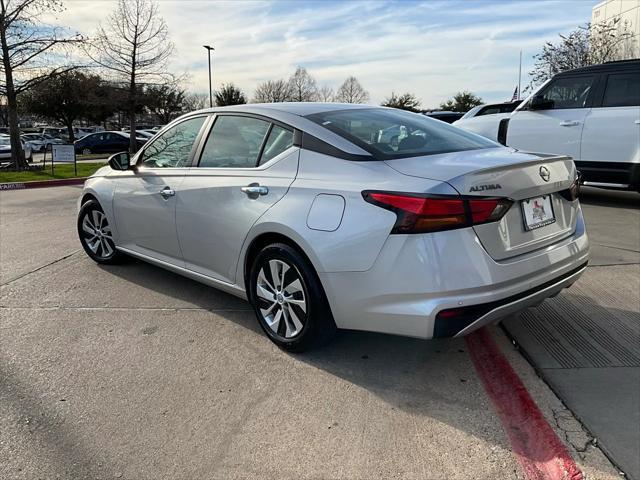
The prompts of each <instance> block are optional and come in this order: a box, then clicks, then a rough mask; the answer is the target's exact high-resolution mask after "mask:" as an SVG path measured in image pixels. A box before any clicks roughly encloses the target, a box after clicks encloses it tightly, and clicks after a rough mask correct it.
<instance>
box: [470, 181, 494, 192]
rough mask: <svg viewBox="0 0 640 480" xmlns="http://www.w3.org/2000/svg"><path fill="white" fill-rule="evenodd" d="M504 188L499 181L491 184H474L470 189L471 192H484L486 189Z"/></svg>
mask: <svg viewBox="0 0 640 480" xmlns="http://www.w3.org/2000/svg"><path fill="white" fill-rule="evenodd" d="M499 188H502V185H500V184H499V183H491V184H489V185H474V186H473V187H471V188H470V189H469V191H470V192H484V191H485V190H498V189H499Z"/></svg>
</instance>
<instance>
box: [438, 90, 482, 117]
mask: <svg viewBox="0 0 640 480" xmlns="http://www.w3.org/2000/svg"><path fill="white" fill-rule="evenodd" d="M483 103H484V102H483V100H482V98H480V97H478V96H476V95H474V94H473V93H471V92H469V91H467V90H465V91H462V92H458V93H456V94H455V95H454V96H453V98H450V99H449V100H447V101H446V102H444V103H441V104H440V110H449V111H451V112H468V111H469V110H471V109H472V108H473V107H477V106H478V105H482V104H483Z"/></svg>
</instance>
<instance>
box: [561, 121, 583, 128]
mask: <svg viewBox="0 0 640 480" xmlns="http://www.w3.org/2000/svg"><path fill="white" fill-rule="evenodd" d="M577 125H580V122H579V121H577V120H565V121H564V122H560V126H561V127H575V126H577Z"/></svg>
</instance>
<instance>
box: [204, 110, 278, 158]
mask: <svg viewBox="0 0 640 480" xmlns="http://www.w3.org/2000/svg"><path fill="white" fill-rule="evenodd" d="M269 125H270V123H269V122H265V121H264V120H259V119H257V118H251V117H244V116H234V115H221V116H219V117H218V118H217V119H216V121H215V123H214V124H213V128H212V129H211V133H210V134H209V138H207V143H206V144H205V146H204V150H203V152H202V157H201V158H200V164H199V166H200V167H216V168H252V167H255V166H256V165H257V163H258V157H259V156H260V149H261V148H262V143H263V142H264V137H265V136H266V135H267V132H268V130H269Z"/></svg>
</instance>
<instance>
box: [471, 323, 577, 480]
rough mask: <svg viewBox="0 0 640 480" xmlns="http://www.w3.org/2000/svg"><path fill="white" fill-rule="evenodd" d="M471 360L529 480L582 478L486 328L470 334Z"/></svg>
mask: <svg viewBox="0 0 640 480" xmlns="http://www.w3.org/2000/svg"><path fill="white" fill-rule="evenodd" d="M465 338H466V342H467V346H468V347H469V352H470V354H471V359H472V360H473V364H474V366H475V368H476V371H477V372H478V376H479V377H480V379H481V380H482V383H483V384H484V388H485V390H486V391H487V394H488V395H489V398H491V401H492V402H493V405H494V407H495V409H496V411H497V413H498V416H499V417H500V420H501V421H502V425H503V426H504V429H505V431H506V433H507V436H508V437H509V440H510V442H511V447H512V449H513V451H514V453H515V454H516V456H517V458H518V461H519V462H520V465H521V466H522V469H523V470H524V474H525V478H526V479H527V480H583V479H584V476H583V474H582V472H581V471H580V469H579V468H578V466H577V465H576V463H575V462H574V461H573V458H571V455H570V454H569V452H568V450H567V449H566V447H565V446H564V444H563V443H562V441H561V440H560V439H559V438H558V436H557V435H556V433H555V432H554V431H553V428H551V425H549V423H548V422H547V420H546V419H545V418H544V415H543V414H542V412H541V411H540V409H539V408H538V406H537V405H536V403H535V402H534V401H533V399H532V398H531V396H530V395H529V392H528V391H527V389H526V387H525V386H524V384H523V383H522V380H520V377H518V375H517V374H516V372H515V371H514V370H513V368H512V367H511V365H510V364H509V361H508V360H507V359H506V357H505V356H504V355H503V354H502V352H501V351H500V349H499V348H498V346H497V345H496V344H495V342H494V341H493V339H492V338H491V336H490V335H489V333H488V331H487V330H486V329H481V330H479V331H477V332H474V333H472V334H471V335H468V336H467V337H465Z"/></svg>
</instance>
